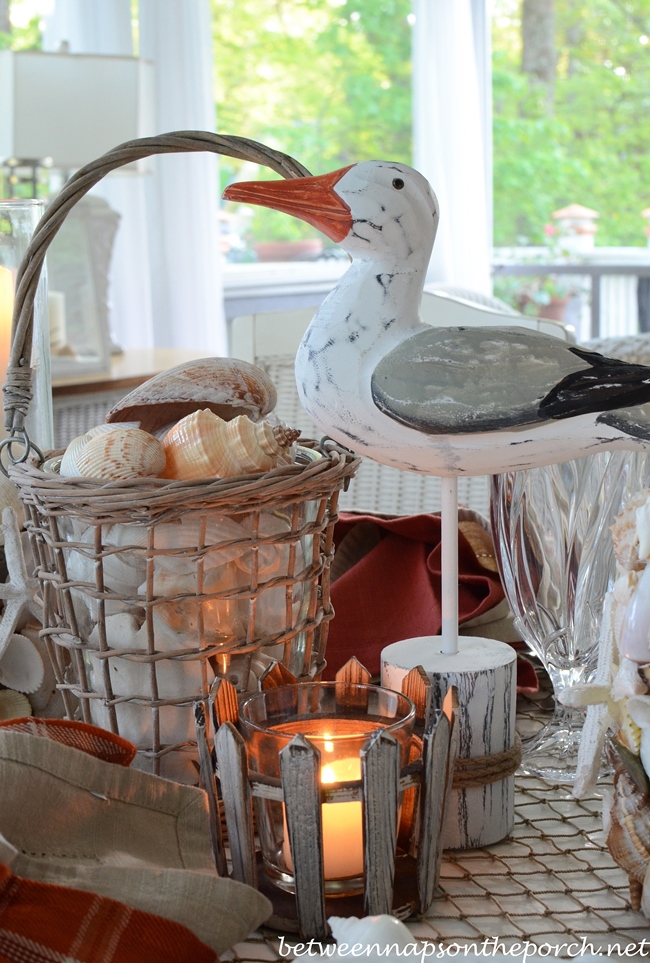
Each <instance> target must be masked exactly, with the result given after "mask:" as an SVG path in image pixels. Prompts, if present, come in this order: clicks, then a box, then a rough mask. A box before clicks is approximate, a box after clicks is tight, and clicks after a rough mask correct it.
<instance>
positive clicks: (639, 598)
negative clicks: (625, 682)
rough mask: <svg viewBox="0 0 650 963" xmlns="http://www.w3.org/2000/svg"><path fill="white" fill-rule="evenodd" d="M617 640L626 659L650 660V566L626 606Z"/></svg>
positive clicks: (644, 661)
mask: <svg viewBox="0 0 650 963" xmlns="http://www.w3.org/2000/svg"><path fill="white" fill-rule="evenodd" d="M616 642H617V645H618V650H619V652H620V653H621V655H622V656H625V658H626V659H631V660H632V662H638V663H639V664H640V665H645V664H646V663H647V662H650V566H648V567H647V568H645V569H644V571H643V573H642V575H641V577H640V578H639V581H638V584H637V586H636V588H635V589H634V592H633V593H632V597H631V599H630V601H629V602H628V604H627V606H626V607H625V615H624V617H623V620H622V623H621V628H620V632H619V634H618V635H617V638H616Z"/></svg>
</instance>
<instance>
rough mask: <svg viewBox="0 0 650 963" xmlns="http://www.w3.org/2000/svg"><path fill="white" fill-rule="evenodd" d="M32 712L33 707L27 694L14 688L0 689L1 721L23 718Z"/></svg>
mask: <svg viewBox="0 0 650 963" xmlns="http://www.w3.org/2000/svg"><path fill="white" fill-rule="evenodd" d="M31 714H32V707H31V705H30V704H29V699H28V698H27V696H26V695H24V694H23V693H22V692H14V690H13V689H0V721H2V720H5V719H21V718H22V717H23V716H31Z"/></svg>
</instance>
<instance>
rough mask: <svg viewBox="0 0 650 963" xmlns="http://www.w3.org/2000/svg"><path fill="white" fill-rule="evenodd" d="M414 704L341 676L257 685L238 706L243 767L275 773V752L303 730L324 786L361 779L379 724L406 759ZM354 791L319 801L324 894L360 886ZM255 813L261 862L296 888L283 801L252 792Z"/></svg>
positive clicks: (360, 836)
mask: <svg viewBox="0 0 650 963" xmlns="http://www.w3.org/2000/svg"><path fill="white" fill-rule="evenodd" d="M414 722H415V706H414V705H413V703H412V702H411V700H410V699H407V698H406V696H403V695H401V694H400V693H398V692H393V691H392V690H390V689H384V688H381V687H379V686H373V685H361V684H356V683H346V682H314V683H300V684H297V685H288V686H281V687H279V688H274V689H268V690H266V691H264V692H259V693H256V694H255V695H252V696H250V697H249V698H248V699H246V700H245V701H244V702H243V703H242V704H241V706H240V731H241V733H242V735H243V737H244V740H245V743H246V750H247V756H248V766H249V773H250V774H251V775H254V774H255V773H259V775H260V776H261V777H262V778H263V779H264V778H266V779H268V778H270V779H272V780H279V779H280V778H281V764H280V753H281V752H282V750H283V749H284V748H285V747H286V746H288V745H289V743H290V742H291V740H292V739H293V738H294V737H295V736H296V735H302V736H304V737H305V738H307V739H308V740H309V742H310V743H311V744H312V745H313V746H314V747H315V748H316V749H317V750H318V752H319V753H320V782H321V787H322V788H323V789H327V788H341V787H342V785H343V784H345V786H346V788H350V789H351V790H354V789H358V788H359V787H361V751H362V749H364V747H365V746H366V744H367V743H368V740H369V739H370V738H371V736H372V735H373V733H375V732H376V731H377V730H378V729H382V730H384V731H386V732H388V733H390V735H391V736H393V737H394V738H395V739H396V740H397V742H398V745H399V750H400V766H405V765H406V764H407V763H408V760H409V749H410V743H411V736H412V734H413V725H414ZM350 795H356V796H357V798H354V799H346V800H343V801H338V800H336V801H333V802H322V803H321V819H322V844H323V876H324V889H325V894H326V895H327V896H336V895H339V896H348V895H353V894H355V893H361V892H363V886H364V832H363V808H362V807H363V803H362V801H361V798H360V796H359V794H358V793H354V792H351V793H350ZM255 816H256V821H257V831H258V835H259V840H260V848H261V854H262V859H263V863H264V868H265V870H266V873H267V875H268V877H269V878H270V879H271V880H272V881H273V882H274V883H275V885H276V886H279V887H280V888H281V889H284V890H286V891H287V892H290V893H294V892H295V878H294V873H293V861H292V857H291V848H290V845H289V835H288V832H287V828H288V827H287V820H286V816H285V806H284V803H283V802H281V801H278V800H277V799H265V798H258V797H255Z"/></svg>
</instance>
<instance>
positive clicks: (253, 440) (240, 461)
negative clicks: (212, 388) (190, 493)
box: [163, 408, 300, 479]
mask: <svg viewBox="0 0 650 963" xmlns="http://www.w3.org/2000/svg"><path fill="white" fill-rule="evenodd" d="M299 434H300V433H299V432H298V431H294V430H292V429H289V428H286V427H284V426H283V425H276V426H272V425H270V424H269V423H268V422H259V423H258V424H255V423H254V422H252V421H251V420H250V418H246V417H245V416H244V415H241V416H239V417H237V418H234V419H233V420H232V421H224V420H223V419H222V418H219V416H218V415H215V414H214V413H213V412H212V411H210V410H208V409H207V408H206V409H203V410H201V411H195V412H193V413H192V414H191V415H188V416H187V417H186V418H183V419H182V420H181V421H179V422H178V423H177V424H176V425H174V427H173V428H172V429H171V431H169V432H168V433H167V435H166V436H165V438H164V440H163V446H164V449H165V455H166V458H167V465H166V467H165V471H164V472H163V477H164V478H177V479H190V478H231V477H233V476H235V475H243V474H247V473H249V472H257V471H269V470H270V469H271V468H275V467H276V465H277V464H278V459H279V458H280V456H281V455H282V454H283V453H284V452H286V451H287V450H288V449H289V448H290V446H291V445H292V444H293V442H294V441H295V440H296V438H298V436H299Z"/></svg>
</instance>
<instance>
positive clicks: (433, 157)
mask: <svg viewBox="0 0 650 963" xmlns="http://www.w3.org/2000/svg"><path fill="white" fill-rule="evenodd" d="M413 12H414V14H415V23H414V26H413V140H414V151H413V153H414V166H415V167H416V168H417V169H418V170H420V171H422V173H423V174H424V175H425V176H426V177H427V178H428V180H429V181H430V182H431V185H432V187H433V189H434V190H435V192H436V194H437V196H438V200H439V202H440V227H439V229H438V237H437V240H436V244H435V247H434V250H433V256H432V258H431V264H430V267H429V274H428V280H429V281H442V282H445V283H447V284H453V285H459V286H462V287H467V288H472V289H473V290H475V291H479V292H483V293H489V292H490V291H491V282H490V256H491V247H492V231H491V223H492V214H491V207H492V201H491V196H492V191H491V176H492V175H491V154H492V148H491V135H490V130H491V111H490V90H489V86H490V84H489V57H488V55H487V51H488V41H487V38H488V33H487V31H488V26H489V16H488V10H487V0H453V2H450V0H413Z"/></svg>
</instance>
